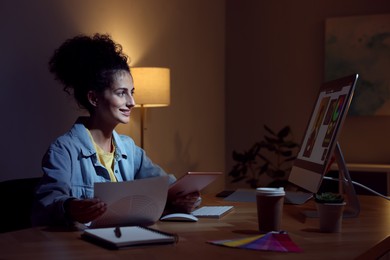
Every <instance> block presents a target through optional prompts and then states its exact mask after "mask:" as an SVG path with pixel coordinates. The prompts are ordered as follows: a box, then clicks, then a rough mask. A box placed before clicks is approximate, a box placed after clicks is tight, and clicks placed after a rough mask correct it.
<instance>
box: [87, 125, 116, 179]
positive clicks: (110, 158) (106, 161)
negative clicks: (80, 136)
mask: <svg viewBox="0 0 390 260" xmlns="http://www.w3.org/2000/svg"><path fill="white" fill-rule="evenodd" d="M87 132H88V135H89V137H91V140H92V143H93V146H95V150H96V153H97V155H98V159H99V162H100V163H101V164H102V165H103V166H104V167H105V168H106V169H107V171H108V173H109V174H110V180H111V181H112V182H116V181H117V180H116V177H115V174H114V171H113V167H114V153H115V146H114V145H113V147H114V149H113V151H112V152H106V151H104V150H103V149H102V148H100V146H99V145H97V144H96V143H95V141H94V140H93V137H92V135H91V132H90V131H89V130H88V129H87Z"/></svg>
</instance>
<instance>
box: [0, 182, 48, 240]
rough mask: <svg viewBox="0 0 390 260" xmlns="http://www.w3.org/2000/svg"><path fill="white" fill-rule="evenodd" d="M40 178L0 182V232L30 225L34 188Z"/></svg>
mask: <svg viewBox="0 0 390 260" xmlns="http://www.w3.org/2000/svg"><path fill="white" fill-rule="evenodd" d="M39 180H40V178H26V179H14V180H7V181H3V182H0V205H1V213H0V233H3V232H8V231H13V230H18V229H24V228H29V227H31V220H30V215H31V208H32V202H33V198H34V190H35V187H36V186H37V184H38V182H39Z"/></svg>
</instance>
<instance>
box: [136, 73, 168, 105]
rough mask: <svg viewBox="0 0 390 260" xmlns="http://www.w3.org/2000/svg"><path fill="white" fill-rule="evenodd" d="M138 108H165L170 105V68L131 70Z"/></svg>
mask: <svg viewBox="0 0 390 260" xmlns="http://www.w3.org/2000/svg"><path fill="white" fill-rule="evenodd" d="M131 75H132V76H133V81H134V88H135V91H134V99H135V103H136V107H140V106H143V107H165V106H169V103H170V73H169V69H168V68H151V67H150V68H149V67H148V68H146V67H134V68H131Z"/></svg>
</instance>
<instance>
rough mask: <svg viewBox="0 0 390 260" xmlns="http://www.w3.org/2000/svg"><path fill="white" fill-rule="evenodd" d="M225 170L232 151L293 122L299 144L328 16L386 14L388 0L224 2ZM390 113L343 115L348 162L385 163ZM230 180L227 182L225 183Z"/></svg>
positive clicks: (318, 77) (319, 72)
mask: <svg viewBox="0 0 390 260" xmlns="http://www.w3.org/2000/svg"><path fill="white" fill-rule="evenodd" d="M226 10H227V14H226V16H227V25H226V28H227V31H226V35H227V38H226V51H227V56H226V60H227V62H226V86H227V90H226V97H227V99H226V170H227V171H229V170H230V168H231V166H232V165H233V161H232V159H231V153H232V151H233V150H234V149H236V150H239V151H243V150H245V149H248V148H249V147H250V146H251V145H252V144H253V143H254V142H255V141H259V140H261V139H262V136H263V135H264V134H265V132H264V130H263V125H264V124H267V125H269V126H270V127H271V128H273V129H275V130H279V129H280V128H281V127H283V126H285V125H290V126H291V127H292V129H293V131H294V133H295V137H296V140H297V141H300V140H301V138H302V135H303V132H304V130H305V128H306V124H307V120H308V117H309V116H310V113H311V108H312V106H313V102H314V99H315V96H316V93H317V91H318V88H319V86H320V84H321V83H322V82H323V80H324V30H325V19H326V18H328V17H337V16H351V15H370V14H383V13H390V2H389V1H387V0H379V1H365V0H358V1H356V0H344V1H329V0H320V1H312V0H299V1H287V0H286V1H284V0H277V1H257V0H247V1H227V5H226ZM389 130H390V119H389V117H375V118H371V117H358V118H348V120H347V122H346V125H345V127H344V129H343V131H342V136H341V140H340V143H341V147H342V149H343V151H344V155H345V157H346V160H347V161H348V162H371V163H390V139H389V132H390V131H389ZM228 184H230V181H228Z"/></svg>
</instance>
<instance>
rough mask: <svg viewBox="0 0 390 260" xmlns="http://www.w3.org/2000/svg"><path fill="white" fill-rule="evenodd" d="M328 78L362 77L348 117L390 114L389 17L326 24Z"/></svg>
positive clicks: (332, 20)
mask: <svg viewBox="0 0 390 260" xmlns="http://www.w3.org/2000/svg"><path fill="white" fill-rule="evenodd" d="M325 28H326V29H325V79H326V80H327V81H329V80H332V79H336V78H340V77H343V76H346V75H350V74H353V73H358V74H359V80H358V83H357V85H356V90H355V95H354V98H353V101H352V103H351V107H350V110H349V115H357V116H371V115H390V14H384V15H370V16H350V17H335V18H329V19H327V20H326V24H325Z"/></svg>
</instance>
